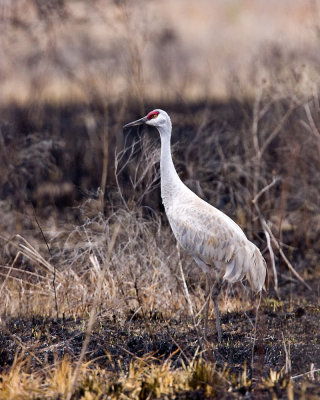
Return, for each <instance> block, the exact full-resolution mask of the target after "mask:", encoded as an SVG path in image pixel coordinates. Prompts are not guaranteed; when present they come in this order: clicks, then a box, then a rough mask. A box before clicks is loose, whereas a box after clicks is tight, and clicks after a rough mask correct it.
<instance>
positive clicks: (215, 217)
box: [124, 109, 266, 343]
mask: <svg viewBox="0 0 320 400" xmlns="http://www.w3.org/2000/svg"><path fill="white" fill-rule="evenodd" d="M142 124H146V125H151V126H155V127H156V128H157V129H158V131H159V133H160V138H161V157H160V173H161V197H162V202H163V205H164V208H165V211H166V214H167V217H168V220H169V223H170V226H171V228H172V231H173V233H174V235H175V237H176V239H177V240H178V242H179V243H180V245H181V247H182V248H184V249H186V250H187V251H188V252H189V253H190V254H191V255H192V256H193V258H194V260H195V262H196V263H197V264H198V266H199V267H200V268H201V269H202V271H203V272H204V273H205V274H206V278H207V296H209V295H210V294H211V297H212V299H213V302H214V308H215V316H216V326H217V333H218V340H219V343H221V339H222V332H221V323H220V317H219V307H218V295H219V293H220V290H221V285H222V283H223V281H227V282H230V283H235V282H237V281H241V280H243V279H247V280H248V281H249V283H250V285H251V288H252V289H253V290H254V291H256V292H258V291H261V289H262V287H263V285H264V282H265V277H266V263H265V260H264V258H263V256H262V255H261V253H260V251H259V249H258V248H257V247H256V246H255V245H254V244H253V243H252V242H250V241H249V240H248V239H247V237H246V235H245V234H244V232H243V231H242V229H241V228H240V227H239V226H238V225H237V224H236V223H235V222H234V221H233V220H232V219H231V218H229V217H228V216H227V215H226V214H224V213H223V212H221V211H220V210H218V209H217V208H215V207H213V206H211V205H210V204H209V203H207V202H205V201H204V200H202V199H201V198H200V197H198V196H197V195H196V194H195V193H193V192H192V191H191V190H190V189H189V188H188V187H187V186H186V185H185V184H184V183H183V182H182V181H181V179H180V178H179V176H178V174H177V172H176V170H175V167H174V164H173V161H172V156H171V148H170V139H171V131H172V124H171V120H170V117H169V115H168V114H167V113H166V112H165V111H163V110H160V109H156V110H153V111H151V112H149V113H148V114H147V115H146V116H145V117H143V118H141V119H139V120H137V121H134V122H131V123H129V124H127V125H125V126H124V128H128V127H131V126H136V125H142ZM209 299H210V297H209ZM209 299H208V300H209ZM207 305H208V302H207ZM207 323H208V306H207V309H206V315H205V337H206V335H207Z"/></svg>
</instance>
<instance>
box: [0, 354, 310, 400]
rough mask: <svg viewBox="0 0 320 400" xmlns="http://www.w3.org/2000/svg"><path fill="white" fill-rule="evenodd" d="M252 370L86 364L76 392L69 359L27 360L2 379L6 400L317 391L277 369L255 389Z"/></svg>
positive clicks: (197, 364) (193, 364) (0, 390)
mask: <svg viewBox="0 0 320 400" xmlns="http://www.w3.org/2000/svg"><path fill="white" fill-rule="evenodd" d="M119 367H120V369H121V364H119ZM246 368H247V367H246V365H243V368H242V371H241V372H239V373H237V374H236V373H233V372H231V371H230V370H229V369H228V368H227V367H226V366H225V367H222V368H218V367H217V366H216V365H215V364H212V363H208V362H206V361H204V360H203V359H202V358H200V359H198V360H192V361H190V362H189V363H188V364H186V365H184V366H183V367H182V368H179V369H174V368H173V367H172V365H171V362H170V360H167V361H166V362H163V363H160V364H157V363H155V360H154V359H153V357H145V358H141V359H138V360H135V361H132V362H131V363H130V366H129V370H128V372H126V373H125V372H121V371H120V372H119V373H114V372H111V371H107V370H105V369H101V368H99V367H94V368H91V367H90V363H84V364H83V365H82V366H81V369H80V374H79V380H78V383H77V385H76V387H75V388H74V391H73V392H72V393H70V387H71V386H70V385H71V377H72V373H73V371H74V364H73V363H72V362H71V361H70V360H68V359H67V358H64V359H62V360H61V361H57V363H56V364H55V365H53V366H51V367H47V368H45V369H43V370H39V371H30V369H29V368H28V363H27V360H25V361H21V359H20V358H19V357H17V358H16V360H15V362H14V364H13V365H12V367H11V368H10V370H9V371H7V372H4V373H2V374H1V375H0V399H1V400H11V399H12V400H13V399H19V400H28V399H35V398H41V399H52V398H59V399H61V400H63V399H67V398H71V399H92V400H94V399H132V400H134V399H140V400H141V399H151V398H152V399H158V398H163V397H165V398H177V397H178V398H180V397H181V398H210V399H220V398H234V399H235V398H239V397H242V396H247V397H250V398H251V397H252V398H254V397H255V396H267V398H269V396H272V398H277V397H278V396H287V398H288V399H293V398H297V399H299V398H301V399H302V398H303V396H304V395H305V394H306V393H307V392H306V391H307V387H309V388H311V390H312V387H311V386H310V383H308V382H307V381H306V382H305V383H303V384H302V386H294V384H293V381H292V380H290V378H289V377H288V376H287V375H285V374H284V373H283V371H280V372H276V371H274V370H270V373H269V376H268V377H267V378H265V379H262V380H261V382H260V383H259V384H258V385H257V384H253V383H252V381H251V379H250V378H249V377H248V375H247V370H246ZM313 392H314V391H313V390H312V393H313ZM314 393H315V392H314Z"/></svg>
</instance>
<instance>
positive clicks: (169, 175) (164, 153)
mask: <svg viewBox="0 0 320 400" xmlns="http://www.w3.org/2000/svg"><path fill="white" fill-rule="evenodd" d="M158 130H159V133H160V137H161V157H160V172H161V197H162V202H163V204H164V206H165V208H168V207H169V206H170V204H171V202H172V201H173V200H174V199H175V198H176V196H177V194H178V193H179V192H180V191H181V190H183V188H184V184H183V183H182V181H181V179H180V178H179V175H178V174H177V171H176V169H175V167H174V164H173V161H172V156H171V146H170V137H171V124H170V126H169V127H166V129H161V128H158Z"/></svg>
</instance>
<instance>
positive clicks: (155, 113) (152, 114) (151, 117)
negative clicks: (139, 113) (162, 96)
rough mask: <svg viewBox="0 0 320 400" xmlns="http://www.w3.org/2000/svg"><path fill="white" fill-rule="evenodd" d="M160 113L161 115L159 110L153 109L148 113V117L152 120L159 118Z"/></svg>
mask: <svg viewBox="0 0 320 400" xmlns="http://www.w3.org/2000/svg"><path fill="white" fill-rule="evenodd" d="M158 115H159V111H151V112H149V114H148V115H147V119H148V120H149V121H150V119H153V118H157V116H158Z"/></svg>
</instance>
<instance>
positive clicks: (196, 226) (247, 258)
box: [167, 199, 266, 291]
mask: <svg viewBox="0 0 320 400" xmlns="http://www.w3.org/2000/svg"><path fill="white" fill-rule="evenodd" d="M199 200H200V199H199ZM167 215H168V219H169V222H170V225H171V228H172V230H173V233H174V235H175V236H176V238H177V240H178V242H179V243H180V245H181V246H182V247H183V248H185V249H186V250H187V251H189V252H190V253H191V254H192V255H193V256H195V257H198V258H199V259H200V260H201V261H203V262H204V263H206V264H207V265H211V266H215V267H216V268H218V269H220V271H221V273H224V276H223V278H224V279H225V280H227V281H228V282H231V283H234V282H237V281H240V280H242V279H243V278H247V279H248V281H249V283H250V285H251V287H252V289H253V290H255V291H259V290H261V289H262V287H263V285H264V281H265V276H266V264H265V260H264V258H263V257H262V255H261V253H260V251H259V249H258V248H257V247H256V246H255V245H254V244H253V243H252V242H250V241H249V240H248V239H247V237H246V235H245V234H244V232H243V231H242V230H241V228H240V227H239V226H238V225H237V224H236V223H235V222H234V221H233V220H232V219H231V218H229V217H228V216H227V215H225V214H224V213H222V212H221V211H220V210H218V209H216V208H214V207H212V206H211V205H210V204H208V203H206V202H204V201H203V200H201V202H198V199H196V201H195V202H194V201H190V202H188V203H184V204H180V205H179V206H176V207H174V208H172V209H171V210H170V209H169V210H167ZM222 268H223V270H221V269H222Z"/></svg>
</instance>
